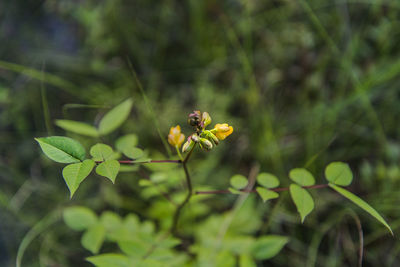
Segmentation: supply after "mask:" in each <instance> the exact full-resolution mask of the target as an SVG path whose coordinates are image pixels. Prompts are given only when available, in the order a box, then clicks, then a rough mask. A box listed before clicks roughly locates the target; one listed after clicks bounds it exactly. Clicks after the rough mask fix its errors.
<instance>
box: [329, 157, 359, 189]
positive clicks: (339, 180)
mask: <svg viewBox="0 0 400 267" xmlns="http://www.w3.org/2000/svg"><path fill="white" fill-rule="evenodd" d="M325 177H326V179H327V180H328V181H329V182H331V183H333V184H337V185H342V186H348V185H349V184H351V181H352V180H353V173H352V171H351V169H350V167H349V165H348V164H347V163H344V162H332V163H330V164H329V165H328V166H327V167H326V169H325Z"/></svg>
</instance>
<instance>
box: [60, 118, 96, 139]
mask: <svg viewBox="0 0 400 267" xmlns="http://www.w3.org/2000/svg"><path fill="white" fill-rule="evenodd" d="M56 125H57V126H58V127H60V128H62V129H64V130H66V131H69V132H73V133H77V134H81V135H86V136H90V137H98V136H99V133H98V131H97V129H96V128H95V127H94V126H92V125H89V124H87V123H83V122H80V121H71V120H56Z"/></svg>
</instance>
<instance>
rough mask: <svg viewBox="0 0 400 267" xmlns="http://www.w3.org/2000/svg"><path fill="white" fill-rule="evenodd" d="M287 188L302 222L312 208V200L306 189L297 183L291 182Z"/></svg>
mask: <svg viewBox="0 0 400 267" xmlns="http://www.w3.org/2000/svg"><path fill="white" fill-rule="evenodd" d="M289 190H290V195H291V197H292V199H293V202H294V204H295V205H296V208H297V211H298V212H299V213H300V217H301V223H303V222H304V219H305V218H306V216H307V215H308V214H310V212H311V211H312V210H313V209H314V200H313V199H312V197H311V195H310V194H309V193H308V192H307V190H305V189H304V188H301V187H300V186H298V185H297V184H291V185H290V187H289Z"/></svg>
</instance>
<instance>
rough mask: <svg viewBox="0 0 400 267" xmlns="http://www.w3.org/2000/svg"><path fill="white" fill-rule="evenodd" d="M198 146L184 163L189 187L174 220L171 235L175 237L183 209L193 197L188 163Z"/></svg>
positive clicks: (187, 156)
mask: <svg viewBox="0 0 400 267" xmlns="http://www.w3.org/2000/svg"><path fill="white" fill-rule="evenodd" d="M195 147H196V146H193V147H192V149H191V150H190V151H189V153H188V154H187V155H186V157H185V159H184V160H183V162H182V166H183V170H184V171H185V178H186V185H187V189H188V192H187V195H186V198H185V199H184V200H183V202H182V203H181V204H180V205H179V206H178V207H177V208H176V211H175V214H174V217H173V220H172V226H171V233H172V234H173V235H175V236H176V235H177V230H178V221H179V217H180V215H181V212H182V209H183V207H184V206H185V205H186V204H187V203H188V202H189V200H190V198H191V197H192V195H193V187H192V181H191V179H190V173H189V170H188V168H187V165H186V164H187V161H188V160H189V158H190V155H192V152H193V150H194V148H195Z"/></svg>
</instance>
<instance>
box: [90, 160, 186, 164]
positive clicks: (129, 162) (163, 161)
mask: <svg viewBox="0 0 400 267" xmlns="http://www.w3.org/2000/svg"><path fill="white" fill-rule="evenodd" d="M102 162H104V161H96V163H102ZM118 162H119V163H121V164H146V163H182V160H180V159H177V160H174V159H163V160H149V161H144V162H136V161H135V160H118Z"/></svg>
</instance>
